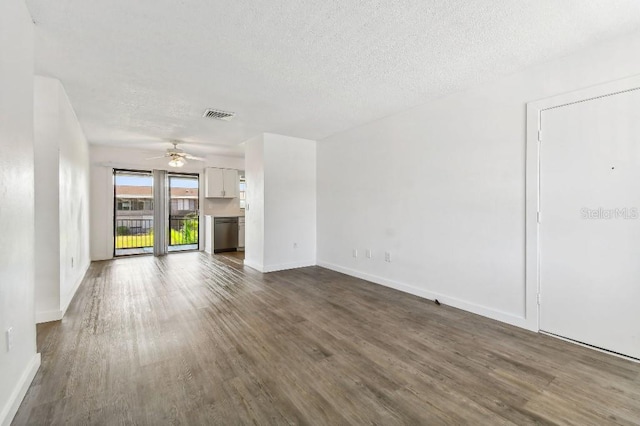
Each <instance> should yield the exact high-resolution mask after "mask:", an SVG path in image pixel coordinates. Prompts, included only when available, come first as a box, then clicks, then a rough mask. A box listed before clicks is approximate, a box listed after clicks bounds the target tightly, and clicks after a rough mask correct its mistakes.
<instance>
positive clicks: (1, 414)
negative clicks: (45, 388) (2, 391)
mask: <svg viewBox="0 0 640 426" xmlns="http://www.w3.org/2000/svg"><path fill="white" fill-rule="evenodd" d="M40 362H41V360H40V354H38V353H37V354H35V355H33V357H32V358H31V361H29V364H28V365H27V368H25V370H24V371H23V373H22V376H20V380H18V383H16V385H15V387H14V388H13V391H12V392H11V395H10V396H9V400H8V401H7V403H6V404H5V405H4V408H3V409H2V411H0V425H2V426H9V425H10V424H11V421H12V420H13V418H14V417H15V415H16V413H17V412H18V408H20V404H21V403H22V400H23V399H24V396H25V395H26V394H27V390H29V386H30V385H31V382H32V381H33V378H34V377H35V376H36V373H37V372H38V368H40Z"/></svg>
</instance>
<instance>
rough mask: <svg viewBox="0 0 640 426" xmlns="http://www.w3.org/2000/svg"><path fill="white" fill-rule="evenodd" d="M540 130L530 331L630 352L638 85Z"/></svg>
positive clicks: (639, 145) (634, 337)
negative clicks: (536, 274)
mask: <svg viewBox="0 0 640 426" xmlns="http://www.w3.org/2000/svg"><path fill="white" fill-rule="evenodd" d="M541 129H542V138H541V139H542V142H541V144H540V212H541V223H540V228H539V236H540V239H539V241H540V296H541V297H540V329H541V330H542V331H546V332H549V333H553V334H556V335H559V336H563V337H566V338H569V339H573V340H576V341H579V342H582V343H586V344H589V345H592V346H595V347H599V348H603V349H606V350H610V351H613V352H617V353H620V354H624V355H627V356H631V357H634V358H640V90H634V91H628V92H623V93H619V94H615V95H611V96H606V97H601V98H597V99H593V100H589V101H585V102H580V103H575V104H570V105H566V106H562V107H557V108H553V109H548V110H544V111H542V113H541Z"/></svg>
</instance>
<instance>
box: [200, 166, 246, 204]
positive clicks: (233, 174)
mask: <svg viewBox="0 0 640 426" xmlns="http://www.w3.org/2000/svg"><path fill="white" fill-rule="evenodd" d="M238 185H239V182H238V171H237V170H234V169H219V168H215V167H207V168H206V169H204V196H205V198H236V197H237V196H238Z"/></svg>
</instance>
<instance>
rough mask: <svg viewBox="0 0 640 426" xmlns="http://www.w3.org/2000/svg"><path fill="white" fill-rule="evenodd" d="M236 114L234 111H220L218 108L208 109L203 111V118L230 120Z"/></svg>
mask: <svg viewBox="0 0 640 426" xmlns="http://www.w3.org/2000/svg"><path fill="white" fill-rule="evenodd" d="M235 115H236V113H235V112H228V111H221V110H219V109H208V110H206V111H205V112H204V115H203V117H204V118H215V119H216V120H224V121H230V120H231V119H232V118H233V117H234V116H235Z"/></svg>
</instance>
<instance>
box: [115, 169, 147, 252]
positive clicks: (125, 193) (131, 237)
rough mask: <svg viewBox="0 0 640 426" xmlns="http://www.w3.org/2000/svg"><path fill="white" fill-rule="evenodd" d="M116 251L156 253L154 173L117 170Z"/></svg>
mask: <svg viewBox="0 0 640 426" xmlns="http://www.w3.org/2000/svg"><path fill="white" fill-rule="evenodd" d="M113 178H114V179H113V196H114V227H113V230H114V234H115V235H114V255H116V256H126V255H130V254H145V253H153V176H152V174H151V172H147V171H134V170H114V172H113Z"/></svg>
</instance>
